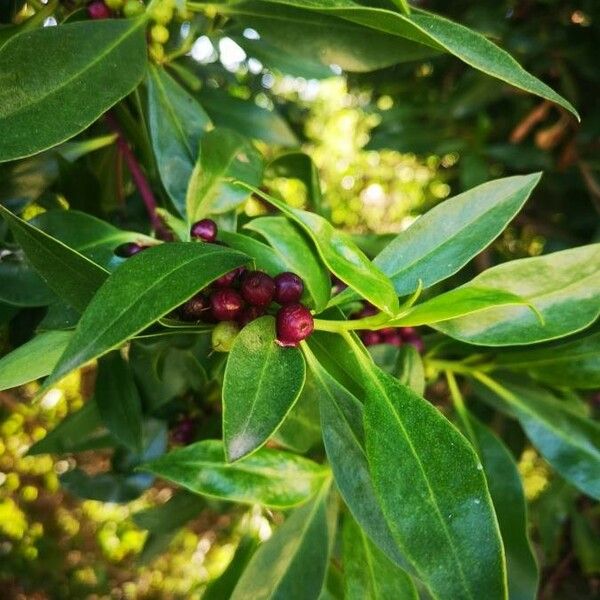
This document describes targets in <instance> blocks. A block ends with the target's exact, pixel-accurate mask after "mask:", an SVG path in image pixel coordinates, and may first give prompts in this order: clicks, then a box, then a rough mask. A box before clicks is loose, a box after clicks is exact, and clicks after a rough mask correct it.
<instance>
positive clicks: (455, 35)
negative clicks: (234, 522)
mask: <svg viewBox="0 0 600 600" xmlns="http://www.w3.org/2000/svg"><path fill="white" fill-rule="evenodd" d="M269 1H270V3H272V4H277V5H285V6H288V7H289V6H294V7H297V8H306V9H309V10H313V11H315V12H318V13H321V14H327V15H334V16H337V17H340V18H342V19H345V20H348V21H351V22H353V23H357V24H359V25H363V26H364V27H365V28H366V31H365V33H364V35H365V36H367V37H368V38H369V39H370V38H371V37H374V35H375V34H371V35H369V33H367V32H368V31H369V30H375V31H377V32H381V33H383V34H390V35H395V36H399V37H400V38H405V39H408V40H410V41H413V42H418V43H420V44H423V45H425V46H429V47H431V48H434V49H436V50H441V51H445V52H448V53H450V54H453V55H454V56H456V57H457V58H459V59H460V60H462V61H463V62H464V63H466V64H467V65H469V66H471V67H473V68H474V69H477V70H479V71H482V72H483V73H486V74H488V75H490V76H491V77H495V78H496V79H500V80H501V81H505V82H506V83H509V84H510V85H513V86H515V87H517V88H519V89H522V90H525V91H526V92H530V93H532V94H535V95H537V96H540V97H541V98H546V99H547V100H551V101H552V102H555V103H556V104H558V105H560V106H562V107H563V108H566V109H567V110H568V111H570V112H571V113H573V114H574V115H575V116H576V117H577V118H579V115H578V114H577V111H576V110H575V109H574V108H573V106H572V105H571V104H570V103H569V102H567V101H566V100H565V99H564V98H563V97H562V96H560V95H559V94H557V93H556V92H555V91H554V90H553V89H552V88H550V87H548V86H547V85H546V84H545V83H543V82H542V81H540V80H539V79H537V78H536V77H534V76H533V75H530V74H529V73H528V72H527V71H525V69H523V67H521V65H519V63H518V62H517V61H516V60H515V59H514V58H512V56H510V54H508V53H507V52H505V51H504V50H502V49H500V48H499V47H498V46H496V45H495V44H494V43H492V42H490V41H489V40H487V39H486V38H485V37H483V36H482V35H481V34H479V33H477V32H475V31H472V30H471V29H469V28H467V27H464V26H463V25H459V24H458V23H453V22H452V21H449V20H448V19H444V18H443V17H439V16H437V15H434V14H432V13H429V12H426V11H424V10H419V9H415V10H413V11H412V12H411V14H410V16H406V15H402V14H400V13H398V12H393V11H390V10H385V9H381V8H371V7H366V6H361V5H359V4H356V3H355V2H353V1H352V0H341V1H340V2H336V3H335V5H323V4H318V3H315V2H314V0H269ZM239 6H240V5H237V4H233V5H228V7H227V10H228V11H230V12H236V11H237V10H240V8H239ZM241 6H242V7H243V6H244V4H241ZM220 10H221V8H220ZM241 10H243V8H242V9H241ZM331 62H333V61H331Z"/></svg>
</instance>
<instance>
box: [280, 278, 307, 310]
mask: <svg viewBox="0 0 600 600" xmlns="http://www.w3.org/2000/svg"><path fill="white" fill-rule="evenodd" d="M303 291H304V282H303V281H302V279H300V277H298V275H296V274H295V273H290V272H289V271H288V272H285V273H279V275H277V277H275V302H279V304H295V303H296V302H300V296H302V292H303Z"/></svg>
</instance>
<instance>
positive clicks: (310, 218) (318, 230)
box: [243, 185, 398, 314]
mask: <svg viewBox="0 0 600 600" xmlns="http://www.w3.org/2000/svg"><path fill="white" fill-rule="evenodd" d="M243 187H246V188H248V189H251V190H252V191H253V192H254V193H255V194H256V195H257V196H260V197H261V198H263V199H264V200H266V201H267V202H268V203H269V204H272V205H273V206H275V207H276V208H278V209H279V210H280V211H281V212H282V213H283V214H284V215H286V216H287V217H289V218H290V219H292V220H293V221H295V222H296V223H298V224H299V225H300V226H301V227H302V229H304V231H305V232H306V233H307V234H308V236H309V237H310V238H311V239H312V240H313V242H314V244H315V246H316V247H317V250H318V252H319V255H320V256H321V259H322V260H323V262H324V263H325V264H326V265H327V267H328V268H329V270H330V271H332V272H333V273H334V274H335V275H337V276H338V277H339V278H340V279H341V280H342V281H343V282H344V283H346V284H347V285H348V286H350V287H351V288H352V289H354V290H355V291H357V292H358V293H359V294H360V295H361V296H362V297H364V298H365V299H366V300H368V301H369V302H371V304H373V305H374V306H377V307H378V308H380V309H381V310H382V311H384V312H387V313H390V314H394V313H395V312H397V311H398V298H397V296H396V293H395V292H394V288H393V287H392V284H391V282H390V281H389V279H388V278H387V277H386V276H385V275H383V273H381V271H379V269H377V267H375V266H374V265H373V264H372V263H371V261H369V259H368V258H367V257H366V256H365V255H364V254H363V253H362V252H361V250H359V249H358V247H357V246H356V244H355V243H354V242H353V241H352V239H351V238H350V236H348V235H347V234H346V233H344V232H342V231H339V230H337V229H336V228H335V227H333V225H331V224H330V223H329V222H328V221H326V220H325V219H323V217H320V216H319V215H316V214H314V213H309V212H306V211H304V210H299V209H297V208H292V207H291V206H289V205H287V204H286V203H285V202H283V201H282V200H278V199H276V198H274V197H273V196H269V195H267V194H265V193H263V192H261V191H260V190H258V189H256V188H252V187H251V186H246V185H244V186H243Z"/></svg>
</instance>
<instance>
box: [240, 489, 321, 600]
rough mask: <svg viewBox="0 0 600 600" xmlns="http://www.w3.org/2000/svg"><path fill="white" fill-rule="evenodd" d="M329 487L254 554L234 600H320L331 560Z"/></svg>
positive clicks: (286, 522)
mask: <svg viewBox="0 0 600 600" xmlns="http://www.w3.org/2000/svg"><path fill="white" fill-rule="evenodd" d="M327 487H328V486H323V489H322V490H321V492H320V493H319V494H318V495H317V497H316V498H315V499H314V500H313V501H312V502H310V503H308V504H306V505H305V506H303V507H301V508H298V509H296V510H295V511H294V512H293V513H292V514H291V515H290V516H289V517H288V518H287V520H286V521H285V523H284V524H283V525H281V526H280V527H279V528H278V529H277V531H275V533H274V534H273V536H272V537H271V538H270V539H269V540H268V541H267V542H265V543H264V544H263V545H262V546H260V547H259V549H258V550H257V551H256V552H255V554H254V556H253V557H252V558H251V559H250V562H249V563H248V566H247V567H246V569H245V570H244V573H243V574H242V576H241V577H240V580H239V582H238V584H237V585H236V586H235V589H234V591H233V594H232V595H231V600H247V599H248V598H252V599H253V600H271V599H272V600H275V599H276V598H281V599H283V598H285V600H317V599H318V597H319V594H320V593H321V587H322V586H323V581H324V580H325V573H326V570H327V562H328V558H329V539H328V538H329V536H328V519H327V502H326V499H327Z"/></svg>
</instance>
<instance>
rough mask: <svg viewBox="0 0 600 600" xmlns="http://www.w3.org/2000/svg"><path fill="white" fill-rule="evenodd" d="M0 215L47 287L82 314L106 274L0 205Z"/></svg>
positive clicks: (77, 253) (94, 264)
mask: <svg viewBox="0 0 600 600" xmlns="http://www.w3.org/2000/svg"><path fill="white" fill-rule="evenodd" d="M0 214H1V215H2V216H3V217H4V220H5V221H6V222H7V223H8V224H9V226H10V228H11V231H12V233H13V235H14V236H15V239H16V240H17V242H19V244H20V246H21V247H22V248H23V250H24V251H25V253H26V254H27V258H28V259H29V261H30V262H31V264H32V265H33V266H34V268H35V269H36V271H37V272H38V273H39V274H40V275H41V276H42V277H43V279H44V281H45V282H46V284H47V285H48V287H49V288H50V289H51V290H52V291H53V292H55V293H56V294H57V295H58V296H59V297H60V298H63V299H64V300H66V301H67V302H68V303H69V304H71V305H72V306H74V307H75V308H76V309H78V310H80V311H83V310H84V309H85V307H86V306H87V305H88V304H89V302H90V300H91V299H92V296H93V295H94V294H95V293H96V290H97V289H98V288H99V287H100V286H101V285H102V283H103V282H104V280H105V279H106V278H107V277H108V272H107V271H106V270H104V269H103V268H102V267H99V266H98V265H97V264H96V263H94V262H92V261H91V260H89V259H88V258H86V257H85V256H83V255H82V254H79V252H77V251H75V250H73V249H71V248H69V247H68V246H65V244H63V243H62V242H61V241H59V240H57V239H55V238H53V237H51V236H49V235H48V234H46V233H44V232H43V231H41V230H39V229H36V228H35V227H33V226H32V225H30V224H29V223H28V222H27V221H23V219H20V218H19V217H17V216H15V215H13V214H12V213H11V212H10V211H9V210H7V209H6V208H4V207H3V206H2V205H0Z"/></svg>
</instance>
